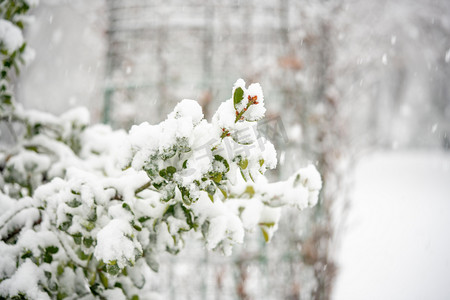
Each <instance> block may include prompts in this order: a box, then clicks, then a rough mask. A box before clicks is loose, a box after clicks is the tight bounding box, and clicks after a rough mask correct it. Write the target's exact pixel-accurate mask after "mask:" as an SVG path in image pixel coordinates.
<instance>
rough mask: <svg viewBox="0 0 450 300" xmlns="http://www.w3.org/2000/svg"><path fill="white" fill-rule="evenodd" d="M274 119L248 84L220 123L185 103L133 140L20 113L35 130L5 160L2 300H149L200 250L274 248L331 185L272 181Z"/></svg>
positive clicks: (138, 130)
mask: <svg viewBox="0 0 450 300" xmlns="http://www.w3.org/2000/svg"><path fill="white" fill-rule="evenodd" d="M264 112H265V108H264V98H263V93H262V90H261V86H260V85H259V84H251V85H250V86H249V87H248V88H246V87H245V82H244V81H243V80H238V81H237V82H236V84H235V86H234V88H233V90H232V97H231V99H229V100H227V101H225V102H224V103H222V105H221V106H220V107H219V109H218V111H217V112H216V113H215V115H214V117H213V119H212V122H208V121H207V120H205V119H203V113H202V109H201V107H200V105H199V104H198V103H197V102H196V101H194V100H183V101H181V102H180V103H179V104H178V105H177V106H176V107H175V109H174V111H173V112H172V113H170V114H169V115H168V116H167V119H166V120H165V121H163V122H161V123H159V124H155V125H151V124H149V123H147V122H144V123H142V124H140V125H135V126H133V127H132V128H131V130H130V131H129V132H128V133H127V132H125V131H123V130H118V131H115V130H112V129H111V128H110V127H109V126H106V125H93V126H91V125H89V115H88V114H87V111H86V110H85V109H82V108H77V109H74V110H72V111H69V112H67V113H65V114H64V115H62V116H61V117H55V116H51V115H48V114H44V113H41V112H37V111H27V110H24V109H23V108H21V107H20V106H18V105H16V106H15V109H14V110H13V112H12V116H11V117H12V118H15V119H17V120H20V121H21V122H23V124H24V125H25V126H26V127H27V128H28V130H27V133H26V134H25V135H24V136H23V137H22V139H21V140H20V141H19V142H18V144H17V145H16V146H15V147H13V148H11V149H8V150H7V151H6V150H5V151H4V152H2V153H1V155H0V159H1V161H0V165H1V166H4V167H3V168H2V169H1V170H2V173H1V176H2V177H1V181H0V182H2V185H1V186H0V188H1V190H0V199H4V200H5V201H2V203H1V206H2V207H4V208H5V209H4V210H3V211H2V214H1V215H0V234H1V235H2V242H1V243H0V251H1V253H2V257H0V276H1V282H0V295H1V296H2V297H12V296H16V295H19V296H20V295H22V296H26V297H28V298H29V299H46V298H56V297H60V298H63V296H68V295H78V296H79V297H81V296H83V297H91V298H92V299H94V298H98V297H100V298H106V299H130V298H132V297H133V295H139V296H140V297H142V298H145V295H146V293H147V292H149V291H148V289H146V288H145V287H146V282H145V278H146V277H145V276H144V274H146V273H148V272H149V270H150V269H151V270H153V271H157V270H158V268H159V265H158V260H159V254H160V253H161V252H169V253H172V254H176V253H178V252H179V251H181V250H182V249H183V247H184V245H185V243H187V242H189V239H193V238H198V239H201V240H203V241H204V244H205V247H206V248H207V249H208V250H212V251H219V252H221V253H223V254H225V255H230V254H231V252H232V249H233V245H234V244H240V243H242V242H243V241H244V237H245V234H246V232H248V231H255V230H256V229H258V228H259V230H261V232H262V234H263V236H264V238H265V239H266V241H267V242H268V241H270V238H271V237H272V236H273V234H274V233H275V231H276V230H277V227H278V222H279V220H280V218H282V215H281V206H285V205H290V206H294V207H297V208H299V209H304V208H306V207H310V206H312V205H315V204H316V203H317V199H318V193H319V191H320V188H321V184H322V183H321V179H320V175H319V173H318V172H317V170H316V169H315V168H314V166H312V165H310V166H308V167H306V168H304V169H301V170H299V171H298V172H296V173H295V174H294V175H292V176H291V177H290V178H289V179H288V180H286V181H283V182H275V183H269V182H268V181H267V179H266V177H265V176H264V173H265V172H266V170H268V169H273V168H275V167H276V164H277V160H276V151H275V148H274V146H273V145H272V143H271V142H270V141H268V140H267V139H265V138H264V137H262V136H260V134H259V133H258V131H257V130H256V128H257V127H256V125H257V123H256V122H255V120H259V119H261V118H262V117H263V116H264ZM24 280H26V281H24ZM25 282H26V283H27V284H25ZM149 295H150V294H149ZM149 297H150V296H149ZM91 298H90V299H91Z"/></svg>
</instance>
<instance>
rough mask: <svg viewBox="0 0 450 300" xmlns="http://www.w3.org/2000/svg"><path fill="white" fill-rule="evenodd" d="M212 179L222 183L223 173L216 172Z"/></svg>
mask: <svg viewBox="0 0 450 300" xmlns="http://www.w3.org/2000/svg"><path fill="white" fill-rule="evenodd" d="M212 180H214V182H216V183H220V181H221V180H222V173H215V174H214V175H213V177H212Z"/></svg>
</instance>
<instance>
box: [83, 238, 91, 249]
mask: <svg viewBox="0 0 450 300" xmlns="http://www.w3.org/2000/svg"><path fill="white" fill-rule="evenodd" d="M93 242H94V239H93V238H92V237H85V238H84V239H83V245H84V246H86V247H87V248H89V247H91V246H92V243H93Z"/></svg>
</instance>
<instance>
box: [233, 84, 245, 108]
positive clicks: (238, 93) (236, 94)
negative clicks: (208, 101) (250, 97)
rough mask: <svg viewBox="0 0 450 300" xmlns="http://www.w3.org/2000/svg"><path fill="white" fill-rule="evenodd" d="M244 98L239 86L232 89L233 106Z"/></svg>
mask: <svg viewBox="0 0 450 300" xmlns="http://www.w3.org/2000/svg"><path fill="white" fill-rule="evenodd" d="M243 99H244V90H243V89H242V88H241V87H238V88H236V89H235V90H234V95H233V103H234V108H235V109H237V108H236V106H237V105H238V104H239V103H241V101H242V100H243Z"/></svg>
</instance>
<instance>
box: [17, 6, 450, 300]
mask: <svg viewBox="0 0 450 300" xmlns="http://www.w3.org/2000/svg"><path fill="white" fill-rule="evenodd" d="M32 14H33V15H34V16H35V21H34V24H33V25H31V26H29V27H28V28H27V32H26V35H27V40H28V41H29V45H30V46H31V47H32V48H34V49H35V51H36V59H35V61H34V62H33V63H32V64H30V65H29V66H28V68H27V69H25V70H24V71H23V72H22V74H21V76H20V78H19V82H18V84H17V85H16V92H17V99H18V101H19V102H22V103H23V105H24V106H25V107H27V108H34V109H39V110H43V111H47V112H51V113H55V114H60V113H62V112H64V111H65V110H67V109H68V108H70V107H75V106H80V105H83V106H87V107H88V108H89V110H90V112H91V118H92V122H93V123H97V122H105V123H109V124H111V125H112V126H113V127H114V128H125V129H127V130H128V129H129V128H130V126H131V125H132V124H136V123H140V122H142V121H148V122H149V123H158V122H160V121H162V120H164V119H165V118H166V115H167V114H168V113H169V112H170V111H171V110H172V109H173V107H174V106H175V105H176V103H177V102H179V101H180V100H181V99H184V98H188V99H195V100H198V101H199V102H200V104H201V105H202V107H203V110H204V113H205V117H206V118H207V119H209V120H210V118H211V117H212V114H213V113H214V112H215V110H216V109H217V107H218V106H219V104H220V103H221V102H222V101H224V100H226V99H228V98H230V96H231V88H232V85H233V83H234V82H235V81H236V80H237V79H238V78H243V79H244V80H246V82H247V83H251V82H260V83H261V85H262V87H263V90H264V94H265V99H266V100H265V102H266V108H267V116H268V118H269V120H271V121H270V122H268V123H267V124H268V126H269V125H270V126H269V129H270V130H269V131H268V134H270V139H271V140H272V142H273V143H274V144H275V146H276V148H277V150H278V159H279V166H278V168H277V170H276V171H273V172H272V173H270V174H269V176H270V177H271V179H273V180H280V179H286V178H287V177H288V176H289V174H292V172H293V171H294V170H296V169H298V168H299V167H301V166H303V165H305V164H306V163H307V162H313V163H315V164H316V165H317V167H318V168H319V171H320V173H321V174H322V176H323V180H324V189H323V191H322V194H321V201H320V204H319V205H318V206H316V207H315V208H314V209H310V210H307V211H304V212H303V213H301V214H299V213H298V212H290V211H288V210H286V211H285V212H284V214H285V216H286V218H284V220H283V221H282V224H281V225H280V228H279V230H278V232H277V233H278V234H276V235H275V237H274V239H273V241H272V242H271V243H270V244H265V243H264V241H263V238H262V236H261V235H260V233H259V232H255V233H254V234H252V235H249V237H248V238H247V241H246V244H245V247H237V248H236V249H235V251H234V254H233V255H232V256H231V257H223V256H221V255H219V254H215V253H207V252H206V251H205V250H204V249H203V248H202V247H201V246H200V245H198V244H196V243H190V244H188V245H187V249H186V251H184V252H183V253H181V254H180V255H178V256H176V257H174V256H170V255H167V256H165V257H163V258H162V259H163V262H162V264H161V267H160V271H159V273H157V274H153V277H152V282H151V285H152V286H153V288H154V290H155V291H156V292H158V293H159V294H160V295H161V299H448V298H449V297H450V232H449V229H450V151H449V150H450V136H449V135H450V2H449V1H447V0H416V1H414V0H398V1H386V0H380V1H369V0H335V1H331V0H329V1H326V0H259V1H257V0H247V1H243V0H241V1H236V0H229V1H215V0H211V1H201V0H166V1H161V0H77V1H69V0H41V1H40V5H39V6H38V7H37V8H36V9H35V10H34V11H33V13H32Z"/></svg>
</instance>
